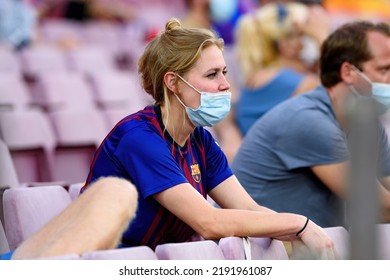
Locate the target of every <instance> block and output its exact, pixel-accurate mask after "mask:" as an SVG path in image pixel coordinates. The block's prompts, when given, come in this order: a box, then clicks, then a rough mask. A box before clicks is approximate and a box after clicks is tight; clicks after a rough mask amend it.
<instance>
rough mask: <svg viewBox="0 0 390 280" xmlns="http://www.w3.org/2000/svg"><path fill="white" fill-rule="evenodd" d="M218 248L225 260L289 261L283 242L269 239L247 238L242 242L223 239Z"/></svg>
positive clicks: (236, 238) (235, 239) (239, 238)
mask: <svg viewBox="0 0 390 280" xmlns="http://www.w3.org/2000/svg"><path fill="white" fill-rule="evenodd" d="M244 242H247V244H246V245H245V244H244ZM219 246H220V247H221V249H222V252H223V254H224V256H225V258H226V259H229V260H245V259H252V260H288V259H289V258H288V254H287V251H286V249H285V247H284V244H283V242H282V241H279V240H276V239H271V238H260V237H248V238H247V239H246V240H244V239H243V238H241V237H233V236H232V237H224V238H221V239H220V240H219ZM245 247H246V248H245Z"/></svg>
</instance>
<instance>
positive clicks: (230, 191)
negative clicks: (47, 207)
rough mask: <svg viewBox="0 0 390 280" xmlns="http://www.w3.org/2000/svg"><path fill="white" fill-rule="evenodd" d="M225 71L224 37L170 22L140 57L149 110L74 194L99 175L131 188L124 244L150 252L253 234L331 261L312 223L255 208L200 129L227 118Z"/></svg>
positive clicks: (122, 131) (104, 147)
mask: <svg viewBox="0 0 390 280" xmlns="http://www.w3.org/2000/svg"><path fill="white" fill-rule="evenodd" d="M226 72H227V69H226V63H225V60H224V57H223V40H221V39H220V38H218V37H216V36H215V34H214V33H213V32H211V31H210V30H208V29H196V28H183V27H182V26H181V24H180V21H179V20H177V19H176V18H173V19H171V20H169V21H168V22H167V23H166V26H165V31H163V32H161V33H160V34H159V35H158V36H157V37H156V38H154V39H153V40H152V41H151V42H150V43H149V44H148V45H147V47H146V49H145V51H144V53H143V55H142V56H141V58H140V60H139V73H140V76H141V81H142V85H143V88H144V90H145V92H147V93H148V94H150V95H151V96H152V97H153V98H154V100H155V104H154V105H151V106H148V107H146V108H145V109H143V110H141V111H139V112H136V113H134V114H131V115H129V116H127V117H125V118H124V119H122V120H121V121H119V122H118V124H117V125H116V126H115V127H114V128H113V129H112V130H111V132H110V133H109V134H108V135H107V137H106V138H105V139H104V141H103V142H102V144H101V145H100V147H99V149H98V150H97V152H96V153H95V157H94V159H93V161H92V163H91V169H90V172H89V174H88V177H87V180H86V184H85V186H84V187H83V188H82V190H81V197H82V196H83V192H84V191H85V192H88V190H89V189H93V188H94V186H93V185H91V184H93V182H95V181H96V180H98V179H99V178H100V177H106V176H117V177H121V178H124V179H127V180H129V181H131V182H132V183H133V184H134V185H135V186H136V188H137V190H138V192H139V194H140V195H139V199H138V210H137V213H136V216H135V219H134V220H133V221H132V222H131V223H130V224H129V227H128V228H127V230H126V231H125V232H124V234H123V236H122V238H121V245H120V246H121V247H128V246H139V245H146V246H149V247H150V248H152V249H154V248H155V247H156V246H157V245H159V244H164V243H175V242H186V241H189V240H191V238H192V237H193V236H194V234H199V235H200V236H202V237H203V238H204V239H211V240H217V239H219V238H222V237H226V236H257V237H272V238H277V239H280V240H289V241H292V242H293V244H296V245H298V244H303V245H304V246H305V247H307V248H309V250H310V251H312V252H313V253H315V254H318V253H322V254H324V256H325V257H326V258H335V257H336V255H337V252H336V251H335V249H334V246H333V242H332V241H331V239H330V238H329V237H328V236H327V235H326V234H325V233H324V231H323V230H322V229H321V228H320V227H318V226H317V225H316V224H315V223H313V222H312V221H310V220H309V219H307V218H306V217H304V216H301V215H295V214H290V213H276V212H274V211H271V210H270V209H268V208H265V207H262V206H260V205H258V204H257V203H255V201H254V200H253V199H252V198H251V197H250V196H249V195H248V193H247V192H245V191H244V189H243V187H242V186H241V184H240V183H239V182H238V180H237V179H236V177H235V176H234V175H233V173H232V171H231V170H230V168H229V165H228V162H227V160H226V157H225V155H224V153H223V152H222V150H221V148H220V147H219V146H218V144H217V143H216V142H215V140H214V139H213V137H212V136H211V134H210V133H209V132H208V131H207V130H206V129H204V127H205V126H213V125H215V124H216V123H218V122H219V121H220V120H222V119H223V118H224V117H225V116H226V115H227V113H228V112H229V109H230V96H231V93H230V92H229V89H230V85H229V83H228V82H227V80H226V77H225V75H226ZM208 196H210V197H211V198H212V199H213V200H214V201H215V202H216V203H217V204H218V205H219V206H220V207H221V208H216V207H214V206H213V205H212V204H211V203H209V202H208V201H207V197H208ZM96 218H97V219H101V218H100V217H98V216H97V217H96Z"/></svg>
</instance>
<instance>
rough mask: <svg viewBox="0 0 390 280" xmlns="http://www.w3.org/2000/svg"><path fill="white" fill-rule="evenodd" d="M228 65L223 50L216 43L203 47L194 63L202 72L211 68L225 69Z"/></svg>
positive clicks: (195, 67)
mask: <svg viewBox="0 0 390 280" xmlns="http://www.w3.org/2000/svg"><path fill="white" fill-rule="evenodd" d="M225 67H226V63H225V59H224V57H223V52H222V50H221V49H220V48H218V47H217V46H216V45H211V46H209V47H206V48H205V49H203V51H202V53H201V55H200V57H199V59H198V60H197V61H196V63H195V65H194V69H197V70H200V71H202V72H204V71H208V70H211V69H224V68H225Z"/></svg>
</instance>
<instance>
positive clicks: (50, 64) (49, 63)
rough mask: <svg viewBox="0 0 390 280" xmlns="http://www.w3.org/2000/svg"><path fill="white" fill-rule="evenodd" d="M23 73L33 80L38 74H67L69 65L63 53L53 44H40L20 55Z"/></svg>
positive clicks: (26, 49) (23, 51) (24, 50)
mask: <svg viewBox="0 0 390 280" xmlns="http://www.w3.org/2000/svg"><path fill="white" fill-rule="evenodd" d="M20 60H21V63H22V66H23V73H24V74H26V75H28V76H30V77H31V78H34V77H35V76H36V75H37V74H39V73H45V72H46V73H47V72H51V73H59V72H68V71H69V65H68V62H67V59H66V57H65V53H64V51H63V50H62V49H61V48H59V47H57V46H56V45H54V44H40V45H39V46H35V47H30V48H25V49H23V50H22V51H21V53H20Z"/></svg>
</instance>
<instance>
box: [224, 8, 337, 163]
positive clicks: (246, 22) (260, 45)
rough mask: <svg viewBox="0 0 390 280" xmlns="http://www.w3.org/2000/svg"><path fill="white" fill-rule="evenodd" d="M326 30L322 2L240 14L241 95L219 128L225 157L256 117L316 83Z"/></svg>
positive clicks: (327, 28) (327, 31)
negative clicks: (320, 51) (321, 47)
mask: <svg viewBox="0 0 390 280" xmlns="http://www.w3.org/2000/svg"><path fill="white" fill-rule="evenodd" d="M329 31H330V22H329V19H328V15H327V14H326V11H325V10H324V9H323V8H322V6H320V5H310V6H308V5H305V4H301V3H296V2H288V3H284V4H281V3H279V4H278V3H270V4H266V5H262V6H260V7H259V8H258V9H257V10H256V11H255V12H254V13H250V14H246V15H244V16H242V17H241V18H240V21H239V23H238V26H237V29H236V41H235V42H236V45H235V49H236V57H237V64H238V67H239V70H240V72H239V73H240V77H239V78H240V81H239V84H240V93H239V95H238V98H237V102H236V104H235V106H234V107H233V110H232V112H231V114H230V115H229V117H228V118H227V119H226V120H225V121H224V122H223V123H221V124H220V125H219V126H218V127H217V133H218V135H219V139H220V142H221V146H222V148H223V150H224V151H225V152H226V153H227V154H228V156H229V160H232V158H233V157H234V155H235V153H236V151H237V149H238V147H239V145H240V144H241V140H242V137H243V136H245V134H246V133H247V131H248V130H249V129H250V127H251V126H252V124H253V123H254V122H255V121H256V120H257V119H258V118H260V117H261V116H263V114H265V113H266V112H267V111H268V110H270V109H271V108H273V107H274V106H275V105H277V104H279V103H280V102H282V101H284V100H286V99H288V98H290V97H292V96H296V95H299V94H301V93H304V92H306V91H308V90H310V89H313V88H315V87H316V86H317V85H319V78H318V76H317V73H316V71H315V70H316V66H317V64H316V62H317V59H318V54H319V48H320V45H321V43H322V41H323V40H324V39H325V38H326V36H327V34H328V33H329Z"/></svg>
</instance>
